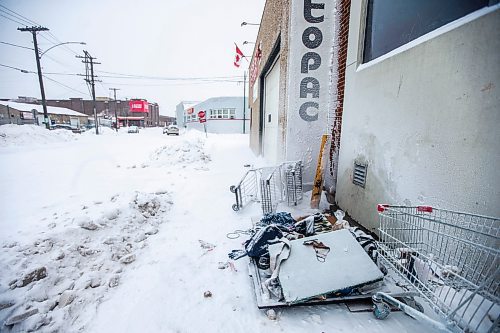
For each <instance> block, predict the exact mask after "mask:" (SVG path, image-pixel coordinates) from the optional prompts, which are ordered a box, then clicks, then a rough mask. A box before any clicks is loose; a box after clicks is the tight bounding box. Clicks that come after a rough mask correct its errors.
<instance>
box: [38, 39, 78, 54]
mask: <svg viewBox="0 0 500 333" xmlns="http://www.w3.org/2000/svg"><path fill="white" fill-rule="evenodd" d="M66 44H80V45H87V43H85V42H64V43H59V44H56V45H54V46H52V47H49V48H48V49H46V50H45V51H44V52H42V54H40V58H42V57H43V55H44V54H45V53H47V52H49V51H50V50H52V49H53V48H54V47H57V46H60V45H66Z"/></svg>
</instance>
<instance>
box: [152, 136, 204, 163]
mask: <svg viewBox="0 0 500 333" xmlns="http://www.w3.org/2000/svg"><path fill="white" fill-rule="evenodd" d="M150 159H151V161H152V162H153V163H152V165H155V166H162V165H177V166H180V167H183V168H184V167H186V166H188V165H193V164H194V165H200V164H206V163H208V162H210V160H211V158H210V155H208V153H207V152H206V150H205V139H204V138H203V137H201V136H199V134H198V133H196V132H194V131H189V132H187V133H186V135H185V137H183V139H182V141H181V142H172V143H169V144H167V145H164V146H162V147H160V148H158V149H156V150H155V151H154V152H153V153H152V154H151V156H150Z"/></svg>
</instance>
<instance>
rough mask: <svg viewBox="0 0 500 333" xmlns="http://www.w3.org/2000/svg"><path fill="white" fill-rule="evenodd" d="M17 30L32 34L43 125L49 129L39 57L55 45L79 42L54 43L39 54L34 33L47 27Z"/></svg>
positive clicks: (45, 29)
mask: <svg viewBox="0 0 500 333" xmlns="http://www.w3.org/2000/svg"><path fill="white" fill-rule="evenodd" d="M17 30H19V31H22V32H31V34H32V36H33V44H34V51H35V60H36V67H37V70H38V83H39V84H40V94H41V95H42V107H43V119H44V122H45V127H46V128H47V129H50V124H49V115H48V113H47V101H46V99H45V89H44V87H43V75H42V66H41V64H40V59H41V58H42V56H43V55H44V54H45V53H47V51H49V50H51V49H53V48H54V47H56V46H59V45H63V44H73V43H80V42H65V43H60V44H56V45H54V46H53V47H51V48H49V49H48V50H46V51H45V52H43V53H42V54H40V53H39V51H38V41H37V38H36V34H37V32H39V31H48V30H49V29H47V28H45V27H40V26H38V27H35V26H33V27H24V28H17Z"/></svg>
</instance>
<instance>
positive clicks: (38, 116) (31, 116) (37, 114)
mask: <svg viewBox="0 0 500 333" xmlns="http://www.w3.org/2000/svg"><path fill="white" fill-rule="evenodd" d="M47 114H48V116H49V121H50V122H51V124H68V125H71V126H74V127H81V126H84V125H86V124H87V122H88V116H87V115H86V114H83V113H81V112H77V111H74V110H70V109H67V108H60V107H55V106H48V107H47ZM43 120H44V117H43V107H42V106H41V105H35V104H28V103H17V102H10V101H7V102H5V101H0V125H4V124H18V125H24V124H35V125H42V124H43Z"/></svg>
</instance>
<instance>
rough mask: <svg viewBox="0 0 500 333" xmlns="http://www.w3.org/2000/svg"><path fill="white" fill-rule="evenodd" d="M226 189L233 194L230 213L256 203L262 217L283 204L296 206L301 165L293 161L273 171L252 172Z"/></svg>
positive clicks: (301, 193) (270, 169)
mask: <svg viewBox="0 0 500 333" xmlns="http://www.w3.org/2000/svg"><path fill="white" fill-rule="evenodd" d="M229 189H230V191H231V192H232V193H234V194H235V199H236V203H235V204H233V207H232V208H233V210H234V211H239V210H240V209H242V208H244V207H246V206H247V205H248V204H250V203H252V202H259V203H260V204H261V208H262V212H263V213H264V214H266V213H273V212H275V211H276V208H277V206H278V204H279V203H280V202H283V201H286V203H287V204H288V205H289V206H296V205H298V204H299V203H300V202H301V200H302V198H303V191H302V163H301V162H300V161H294V162H284V163H282V164H280V165H278V166H273V167H265V168H252V169H250V170H248V171H247V172H246V173H245V175H244V176H243V178H242V179H241V181H240V182H239V183H238V184H237V185H233V186H231V187H230V188H229Z"/></svg>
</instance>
